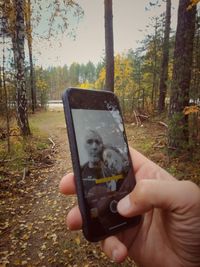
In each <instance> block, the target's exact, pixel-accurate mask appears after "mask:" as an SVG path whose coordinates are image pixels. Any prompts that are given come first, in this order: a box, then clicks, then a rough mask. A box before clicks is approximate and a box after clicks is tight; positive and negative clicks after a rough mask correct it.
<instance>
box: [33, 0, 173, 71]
mask: <svg viewBox="0 0 200 267" xmlns="http://www.w3.org/2000/svg"><path fill="white" fill-rule="evenodd" d="M77 2H78V3H79V4H80V6H81V7H82V8H83V10H84V16H83V18H82V19H81V20H80V22H79V24H78V25H77V30H76V39H75V40H73V39H72V38H71V39H70V37H63V38H62V39H60V38H59V42H58V41H55V40H52V41H51V46H50V45H49V42H47V41H41V40H40V41H39V42H35V43H34V47H35V49H34V54H35V59H36V65H42V66H43V67H47V66H50V65H54V66H55V65H56V66H58V65H60V66H63V65H64V64H67V65H68V66H69V65H70V64H71V63H72V62H78V63H87V62H88V61H89V60H90V61H92V62H93V63H95V64H96V63H98V62H99V61H100V60H101V58H102V57H103V55H104V48H105V40H104V1H103V0H78V1H77ZM160 2H161V0H160ZM172 2H173V6H174V7H175V8H174V9H173V10H172V25H173V28H176V16H177V5H178V0H173V1H172ZM148 3H149V1H148V0H123V1H122V0H113V29H114V51H115V54H116V53H121V52H124V51H127V50H128V49H130V48H132V49H136V48H137V46H138V43H137V41H141V40H142V39H143V38H144V30H145V28H146V26H147V25H148V24H149V23H150V21H149V17H151V16H153V15H159V14H160V13H162V12H163V11H164V10H165V3H163V4H162V6H161V7H157V8H152V10H151V11H146V10H145V7H146V6H147V5H148ZM141 30H143V31H141ZM60 41H61V44H62V45H60Z"/></svg>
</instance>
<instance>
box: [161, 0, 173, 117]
mask: <svg viewBox="0 0 200 267" xmlns="http://www.w3.org/2000/svg"><path fill="white" fill-rule="evenodd" d="M170 20H171V0H167V1H166V15H165V33H164V43H163V57H162V65H161V74H160V86H159V91H160V95H159V101H158V110H159V112H163V111H164V109H165V97H166V92H167V80H168V62H169V35H170Z"/></svg>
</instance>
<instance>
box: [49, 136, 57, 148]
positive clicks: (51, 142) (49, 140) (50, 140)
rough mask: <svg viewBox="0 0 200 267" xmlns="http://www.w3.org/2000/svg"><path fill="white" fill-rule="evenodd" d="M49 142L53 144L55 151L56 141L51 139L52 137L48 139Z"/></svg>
mask: <svg viewBox="0 0 200 267" xmlns="http://www.w3.org/2000/svg"><path fill="white" fill-rule="evenodd" d="M48 140H49V141H50V142H51V143H52V147H51V148H52V149H54V147H55V146H56V144H55V143H54V141H53V140H52V139H51V137H49V138H48Z"/></svg>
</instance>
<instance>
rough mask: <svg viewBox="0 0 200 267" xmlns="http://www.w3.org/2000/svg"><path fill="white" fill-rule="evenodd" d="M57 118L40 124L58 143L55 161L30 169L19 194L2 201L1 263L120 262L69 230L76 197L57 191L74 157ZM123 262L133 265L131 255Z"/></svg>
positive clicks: (11, 264)
mask: <svg viewBox="0 0 200 267" xmlns="http://www.w3.org/2000/svg"><path fill="white" fill-rule="evenodd" d="M36 116H37V115H36ZM47 116H48V114H47ZM59 116H60V115H59ZM55 118H56V116H55V114H53V113H52V116H51V118H49V120H48V121H45V123H43V122H42V121H41V122H40V123H39V124H38V125H39V127H40V129H42V130H43V131H46V132H47V133H48V136H49V137H51V138H52V140H53V141H54V142H55V144H56V146H55V151H54V155H53V161H54V164H53V165H51V166H50V167H45V168H42V169H39V171H37V172H34V171H33V172H31V173H30V175H29V177H28V178H27V179H29V180H28V181H25V182H24V181H23V182H22V183H21V190H20V191H19V192H20V194H19V193H18V195H17V196H16V199H15V200H14V201H13V198H12V200H11V199H10V198H9V196H8V198H7V200H6V199H4V200H2V202H1V207H2V213H1V217H2V218H4V221H3V222H2V225H1V226H2V227H1V231H0V237H1V240H0V266H29V267H31V266H74V267H75V266H78V267H79V266H83V267H89V266H118V265H116V264H115V263H112V262H111V261H110V260H108V259H107V257H106V256H105V255H104V254H103V253H102V252H101V250H100V248H99V246H98V245H97V244H90V243H88V242H87V241H86V240H85V239H84V238H83V236H82V233H81V231H78V232H73V233H72V232H70V231H68V230H67V229H66V225H65V216H66V213H67V211H68V210H69V209H70V208H71V207H72V206H73V205H74V204H75V202H76V198H75V197H74V196H71V197H68V198H66V197H64V196H62V195H61V194H60V193H59V192H58V184H59V181H60V178H61V177H62V176H63V174H65V173H66V172H69V171H70V170H71V159H70V153H69V148H68V144H67V140H66V129H65V123H64V119H63V117H62V118H61V119H58V120H56V119H55ZM26 182H27V184H28V186H27V185H26ZM122 266H133V264H132V263H131V262H130V261H129V260H127V261H126V262H125V263H123V264H122Z"/></svg>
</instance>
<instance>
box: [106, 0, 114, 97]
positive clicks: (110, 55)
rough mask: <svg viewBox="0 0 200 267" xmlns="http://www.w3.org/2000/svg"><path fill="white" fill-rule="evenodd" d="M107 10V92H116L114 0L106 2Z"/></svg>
mask: <svg viewBox="0 0 200 267" xmlns="http://www.w3.org/2000/svg"><path fill="white" fill-rule="evenodd" d="M104 8H105V50H106V85H105V86H106V90H108V91H112V92H114V48H113V46H114V45H113V13H112V0H104Z"/></svg>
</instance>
